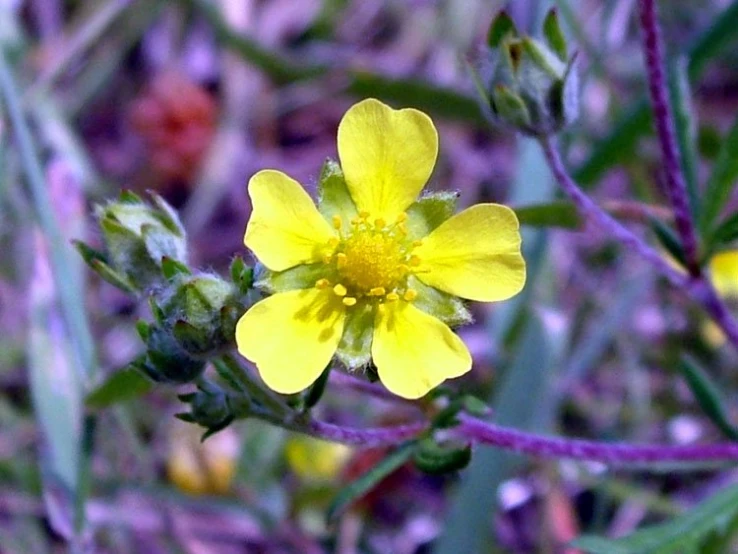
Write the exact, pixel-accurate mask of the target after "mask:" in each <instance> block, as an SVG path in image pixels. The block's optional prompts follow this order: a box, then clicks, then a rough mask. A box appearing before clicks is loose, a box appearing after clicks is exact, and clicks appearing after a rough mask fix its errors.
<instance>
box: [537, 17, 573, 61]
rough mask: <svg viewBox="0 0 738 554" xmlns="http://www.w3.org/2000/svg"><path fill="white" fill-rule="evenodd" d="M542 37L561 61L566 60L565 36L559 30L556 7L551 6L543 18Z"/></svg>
mask: <svg viewBox="0 0 738 554" xmlns="http://www.w3.org/2000/svg"><path fill="white" fill-rule="evenodd" d="M543 37H544V38H545V39H546V43H547V44H548V46H549V47H550V48H551V50H553V51H554V52H556V55H557V56H558V57H559V59H561V60H562V61H566V58H567V57H568V55H567V53H566V50H567V47H566V38H565V37H564V33H563V32H562V31H561V25H560V23H559V14H558V11H557V10H556V8H551V9H550V10H549V11H548V13H547V14H546V18H545V19H544V20H543Z"/></svg>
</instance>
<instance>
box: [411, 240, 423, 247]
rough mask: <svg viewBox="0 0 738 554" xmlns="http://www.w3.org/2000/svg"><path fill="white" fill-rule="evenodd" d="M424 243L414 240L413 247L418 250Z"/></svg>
mask: <svg viewBox="0 0 738 554" xmlns="http://www.w3.org/2000/svg"><path fill="white" fill-rule="evenodd" d="M422 245H423V241H422V240H414V241H413V247H415V248H417V247H418V246H422Z"/></svg>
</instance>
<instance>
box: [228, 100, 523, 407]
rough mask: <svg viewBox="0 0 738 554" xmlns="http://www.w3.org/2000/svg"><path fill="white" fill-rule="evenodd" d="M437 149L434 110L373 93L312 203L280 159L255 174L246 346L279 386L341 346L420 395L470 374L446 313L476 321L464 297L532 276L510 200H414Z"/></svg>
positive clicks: (316, 367) (298, 382)
mask: <svg viewBox="0 0 738 554" xmlns="http://www.w3.org/2000/svg"><path fill="white" fill-rule="evenodd" d="M437 154H438V134H437V132H436V129H435V127H434V125H433V122H432V121H431V120H430V118H429V117H428V116H427V115H425V114H424V113H422V112H420V111H417V110H414V109H403V110H393V109H391V108H389V107H388V106H386V105H384V104H382V103H381V102H379V101H377V100H373V99H369V100H364V101H362V102H359V103H358V104H356V105H354V106H353V107H351V108H350V109H349V110H348V112H346V114H345V115H344V117H343V120H342V121H341V123H340V125H339V127H338V156H339V159H340V162H341V166H340V168H339V167H338V165H337V164H335V163H331V162H327V163H326V167H325V168H324V171H323V174H322V175H321V179H320V184H319V203H318V207H317V208H316V206H315V204H313V201H312V200H311V199H310V197H309V196H308V194H307V192H305V190H304V189H303V188H302V187H301V186H300V185H299V184H298V183H297V182H296V181H294V180H293V179H291V178H290V177H288V176H287V175H285V174H284V173H281V172H279V171H274V170H264V171H260V172H259V173H257V174H256V175H254V176H253V177H252V178H251V181H250V182H249V195H250V197H251V201H252V205H253V212H252V214H251V219H250V221H249V223H248V226H247V228H246V235H245V237H244V242H245V244H246V246H248V247H249V248H250V249H251V250H252V251H253V252H254V254H255V255H256V257H257V258H258V259H259V261H260V262H261V263H262V264H263V265H264V266H265V268H266V270H265V271H263V272H262V273H261V276H259V275H257V282H256V284H257V285H258V286H261V287H263V288H264V289H266V290H267V291H269V292H272V293H274V294H273V295H272V296H270V297H268V298H266V299H264V300H261V301H260V302H257V303H256V304H255V305H254V306H253V307H251V309H249V310H248V311H247V312H246V314H245V315H244V316H243V317H242V318H241V319H240V321H239V323H238V326H237V328H236V342H237V344H238V350H239V352H240V353H241V354H242V355H243V356H244V357H246V358H248V359H249V360H251V361H253V362H254V363H255V364H256V366H257V368H258V370H259V372H260V374H261V376H262V378H263V380H264V382H265V383H266V384H267V385H268V386H269V387H270V388H271V389H273V390H275V391H277V392H280V393H284V394H291V393H295V392H299V391H301V390H303V389H305V388H307V387H308V386H310V385H311V384H312V383H313V382H314V381H315V380H316V379H317V378H318V376H320V374H321V373H322V371H323V370H324V368H325V367H326V366H327V365H328V364H329V363H330V361H331V360H332V358H333V357H334V355H335V356H336V357H337V358H338V359H339V360H340V361H341V362H343V363H344V364H345V365H346V366H348V367H349V368H351V369H353V368H357V367H360V366H362V365H367V364H368V363H369V362H373V363H374V365H375V366H376V368H377V373H378V375H379V378H380V380H381V381H382V383H383V384H384V385H385V387H387V389H389V390H390V391H391V392H393V393H395V394H397V395H399V396H402V397H405V398H419V397H421V396H423V395H425V394H426V393H427V392H428V391H430V390H431V389H432V388H434V387H436V386H437V385H439V384H440V383H441V382H443V381H444V380H445V379H448V378H452V377H458V376H460V375H463V374H464V373H466V372H467V371H469V369H470V368H471V365H472V360H471V355H470V354H469V351H468V350H467V348H466V346H465V345H464V343H463V342H462V341H461V339H459V337H458V336H456V335H455V334H454V333H453V332H452V331H451V329H450V328H449V325H458V324H460V323H464V322H468V321H469V319H470V318H469V314H468V312H467V311H466V309H465V308H464V306H463V304H462V303H461V302H460V301H459V300H458V298H456V297H461V298H466V299H470V300H477V301H483V302H492V301H498V300H505V299H507V298H510V297H511V296H513V295H515V294H517V293H518V292H519V291H520V290H521V289H522V287H523V285H524V283H525V262H524V260H523V258H522V256H521V254H520V232H519V224H518V220H517V217H516V216H515V213H514V212H513V211H512V210H510V209H509V208H507V207H505V206H501V205H499V204H479V205H476V206H473V207H471V208H468V209H466V210H464V211H463V212H461V213H459V214H456V215H452V213H453V208H454V205H455V195H453V194H448V193H446V194H442V193H441V194H430V195H426V196H424V197H422V198H420V199H418V195H419V194H420V192H421V190H422V189H423V187H424V186H425V184H426V182H427V181H428V179H429V177H430V175H431V172H432V171H433V167H434V165H435V162H436V156H437Z"/></svg>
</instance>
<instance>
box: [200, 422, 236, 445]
mask: <svg viewBox="0 0 738 554" xmlns="http://www.w3.org/2000/svg"><path fill="white" fill-rule="evenodd" d="M233 420H234V418H233V416H230V417H228V418H227V419H225V420H224V421H223V422H221V423H219V424H218V425H214V426H212V427H210V428H209V429H208V430H207V431H205V432H204V433H203V434H202V437H200V442H205V441H206V440H208V439H209V438H210V437H212V436H213V435H215V434H216V433H220V432H221V431H222V430H223V429H225V428H226V427H228V426H229V425H230V424H231V423H233Z"/></svg>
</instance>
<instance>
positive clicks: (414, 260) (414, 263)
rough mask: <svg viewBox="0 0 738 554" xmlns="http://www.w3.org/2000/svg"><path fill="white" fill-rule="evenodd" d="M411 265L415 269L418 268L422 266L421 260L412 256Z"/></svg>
mask: <svg viewBox="0 0 738 554" xmlns="http://www.w3.org/2000/svg"><path fill="white" fill-rule="evenodd" d="M409 263H410V265H411V266H413V267H418V266H419V265H420V258H418V257H417V256H416V255H414V254H413V255H412V256H410V260H409Z"/></svg>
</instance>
